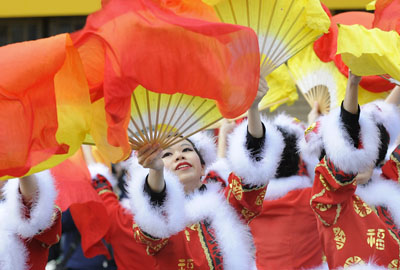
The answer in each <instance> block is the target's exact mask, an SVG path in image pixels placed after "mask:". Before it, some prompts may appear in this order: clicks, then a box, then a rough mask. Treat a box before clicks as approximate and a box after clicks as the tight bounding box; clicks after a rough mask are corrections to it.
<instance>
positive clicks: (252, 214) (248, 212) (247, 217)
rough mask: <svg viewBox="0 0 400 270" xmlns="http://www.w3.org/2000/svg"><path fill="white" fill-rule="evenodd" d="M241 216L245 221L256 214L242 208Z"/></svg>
mask: <svg viewBox="0 0 400 270" xmlns="http://www.w3.org/2000/svg"><path fill="white" fill-rule="evenodd" d="M242 215H243V216H244V218H245V219H246V220H250V219H251V218H253V217H254V216H255V215H256V213H254V212H252V211H250V210H249V209H247V208H246V207H243V209H242Z"/></svg>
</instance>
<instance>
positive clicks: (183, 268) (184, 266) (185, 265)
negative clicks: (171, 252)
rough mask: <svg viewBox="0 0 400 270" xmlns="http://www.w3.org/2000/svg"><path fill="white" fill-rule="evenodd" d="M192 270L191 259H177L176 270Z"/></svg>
mask: <svg viewBox="0 0 400 270" xmlns="http://www.w3.org/2000/svg"><path fill="white" fill-rule="evenodd" d="M190 269H194V263H193V259H179V260H178V270H190Z"/></svg>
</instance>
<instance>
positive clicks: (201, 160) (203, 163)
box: [186, 138, 206, 165]
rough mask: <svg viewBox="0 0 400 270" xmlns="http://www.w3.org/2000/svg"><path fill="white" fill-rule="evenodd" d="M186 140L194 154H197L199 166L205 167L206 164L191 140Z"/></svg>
mask: <svg viewBox="0 0 400 270" xmlns="http://www.w3.org/2000/svg"><path fill="white" fill-rule="evenodd" d="M186 140H187V141H188V142H190V144H191V145H192V146H193V149H194V151H195V152H196V154H197V155H198V156H199V158H200V163H201V165H206V162H205V161H204V159H203V156H202V155H201V154H200V151H199V150H198V149H197V147H196V146H195V145H194V143H193V142H192V141H191V140H189V139H188V138H186Z"/></svg>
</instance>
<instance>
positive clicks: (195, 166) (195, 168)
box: [162, 140, 204, 193]
mask: <svg viewBox="0 0 400 270" xmlns="http://www.w3.org/2000/svg"><path fill="white" fill-rule="evenodd" d="M162 160H163V162H164V166H165V168H167V169H168V170H170V171H171V172H173V173H175V174H176V175H177V176H178V178H179V181H180V182H181V183H182V184H183V185H184V189H185V192H186V193H190V192H192V191H194V190H195V189H197V188H199V187H200V186H201V181H200V179H201V177H202V176H204V165H202V164H201V162H200V157H199V156H198V154H197V153H196V151H195V150H194V148H193V146H192V144H191V143H190V142H189V141H187V140H183V141H181V142H180V143H177V144H175V145H173V146H171V147H169V148H167V149H165V150H164V151H163V153H162Z"/></svg>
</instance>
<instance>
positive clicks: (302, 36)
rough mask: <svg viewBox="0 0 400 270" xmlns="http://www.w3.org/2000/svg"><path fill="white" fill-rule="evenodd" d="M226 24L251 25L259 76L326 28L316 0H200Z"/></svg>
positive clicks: (319, 5)
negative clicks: (255, 39) (257, 56)
mask: <svg viewBox="0 0 400 270" xmlns="http://www.w3.org/2000/svg"><path fill="white" fill-rule="evenodd" d="M203 1H204V2H205V3H207V4H210V5H213V6H214V9H215V11H216V13H217V14H218V16H219V17H220V18H221V21H223V22H225V23H233V24H239V25H244V26H247V27H251V28H252V29H253V30H254V31H255V32H256V33H257V36H258V40H259V47H260V53H261V55H262V58H261V75H262V76H264V77H265V76H267V75H268V74H270V73H271V72H272V71H273V70H274V69H276V68H277V67H278V66H280V65H281V64H283V63H285V62H286V61H287V60H288V59H289V58H290V57H292V56H293V55H295V54H296V53H297V52H299V51H300V50H301V49H302V48H304V47H306V46H307V45H309V44H311V43H312V42H313V41H315V40H316V39H317V38H318V37H319V36H320V35H322V34H323V33H324V32H327V31H328V28H329V24H330V21H329V18H328V16H327V15H326V13H325V12H324V10H323V8H322V6H321V3H320V1H318V0H268V1H267V0H235V1H233V0H203Z"/></svg>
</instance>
